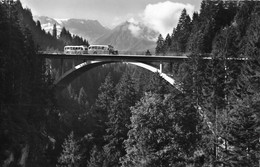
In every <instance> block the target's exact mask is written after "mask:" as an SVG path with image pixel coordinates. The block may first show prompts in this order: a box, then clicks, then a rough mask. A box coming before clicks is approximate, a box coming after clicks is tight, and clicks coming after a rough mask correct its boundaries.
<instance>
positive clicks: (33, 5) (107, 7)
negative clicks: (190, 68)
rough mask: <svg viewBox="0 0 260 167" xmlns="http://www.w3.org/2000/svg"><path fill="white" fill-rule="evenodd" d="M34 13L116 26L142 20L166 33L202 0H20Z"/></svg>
mask: <svg viewBox="0 0 260 167" xmlns="http://www.w3.org/2000/svg"><path fill="white" fill-rule="evenodd" d="M20 1H21V2H22V4H23V7H26V8H29V9H31V11H32V13H33V15H37V16H48V17H51V18H55V19H69V18H78V19H89V20H98V21H99V22H100V23H101V24H102V25H103V26H105V27H108V28H114V27H115V26H117V25H119V24H120V23H122V22H125V21H131V22H142V23H143V24H145V25H147V26H148V27H150V28H152V29H154V30H156V31H159V32H160V33H161V34H163V35H166V34H167V33H171V32H172V29H173V27H176V25H177V23H178V19H179V17H180V14H181V11H182V10H183V9H184V8H185V9H186V10H187V12H188V13H189V14H190V16H192V13H193V12H194V11H199V9H200V4H201V0H20Z"/></svg>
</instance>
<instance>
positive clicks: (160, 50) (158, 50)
mask: <svg viewBox="0 0 260 167" xmlns="http://www.w3.org/2000/svg"><path fill="white" fill-rule="evenodd" d="M164 51H165V50H164V39H163V37H162V35H161V34H160V35H159V36H158V39H157V42H156V48H155V54H156V55H159V54H164V53H165V52H164Z"/></svg>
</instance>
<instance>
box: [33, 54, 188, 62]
mask: <svg viewBox="0 0 260 167" xmlns="http://www.w3.org/2000/svg"><path fill="white" fill-rule="evenodd" d="M38 55H39V56H41V57H44V58H51V59H74V60H92V61H94V60H95V61H128V62H131V61H133V62H136V61H139V62H171V61H172V62H174V61H178V60H179V61H180V60H184V59H187V58H188V56H186V55H179V56H176V55H174V56H157V55H149V56H147V55H106V54H86V55H72V54H70V55H68V54H52V53H47V54H46V53H39V54H38Z"/></svg>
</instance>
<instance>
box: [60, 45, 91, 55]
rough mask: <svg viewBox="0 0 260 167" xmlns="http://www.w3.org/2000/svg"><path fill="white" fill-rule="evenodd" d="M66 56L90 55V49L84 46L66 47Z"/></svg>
mask: <svg viewBox="0 0 260 167" xmlns="http://www.w3.org/2000/svg"><path fill="white" fill-rule="evenodd" d="M64 54H76V55H83V54H88V47H87V46H84V45H80V46H71V45H70V46H65V47H64Z"/></svg>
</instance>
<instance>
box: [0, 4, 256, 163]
mask: <svg viewBox="0 0 260 167" xmlns="http://www.w3.org/2000/svg"><path fill="white" fill-rule="evenodd" d="M70 44H71V45H73V44H74V45H79V44H80V45H81V44H82V45H88V41H87V40H86V39H83V38H81V37H79V36H77V35H72V34H71V33H70V32H69V31H68V30H66V29H65V28H63V29H62V31H61V33H60V34H57V30H56V26H55V25H54V27H53V33H52V34H50V33H46V32H45V31H44V30H43V29H42V28H41V23H40V22H39V21H36V22H34V21H33V18H32V13H31V11H30V9H23V8H22V4H21V2H20V1H19V0H18V1H12V0H10V1H6V0H1V1H0V143H1V145H0V166H3V167H47V166H48V167H119V166H122V167H233V166H237V167H258V166H260V57H259V56H260V2H258V1H249V0H248V1H222V0H207V1H206V0H205V1H202V3H201V9H200V11H199V12H195V13H194V14H193V16H189V15H188V14H187V12H186V10H185V9H183V11H182V14H181V16H180V18H179V22H178V25H177V26H176V27H173V32H172V34H168V35H167V36H166V37H163V36H162V35H159V37H158V40H157V46H156V48H155V52H156V54H157V55H172V54H176V53H177V54H182V53H186V54H188V56H189V59H187V60H186V61H183V62H178V63H174V62H172V63H165V64H164V67H165V69H164V70H165V71H167V73H169V74H171V76H172V77H173V78H174V79H175V80H176V82H177V83H178V87H177V88H175V87H174V86H172V85H170V84H168V83H167V82H166V81H165V80H163V79H162V78H161V77H160V75H159V74H153V73H151V72H148V71H146V70H143V69H140V68H137V67H134V66H130V65H127V64H110V65H105V66H102V67H98V68H95V69H92V70H90V71H88V72H87V73H86V74H83V75H82V76H81V77H79V78H77V79H76V80H75V81H73V82H72V83H71V84H70V85H69V86H68V88H67V89H65V90H64V91H63V92H60V93H59V94H58V95H57V94H56V93H55V90H54V87H53V80H54V79H55V78H56V77H58V75H60V74H59V70H60V69H59V67H58V62H57V61H53V60H48V61H47V62H46V60H44V59H42V58H40V57H39V56H37V52H38V51H49V52H58V51H62V49H63V47H64V45H70ZM205 57H207V58H206V59H205ZM208 57H210V58H208ZM71 64H72V62H69V61H68V62H66V64H65V68H69V67H70V66H71Z"/></svg>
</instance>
